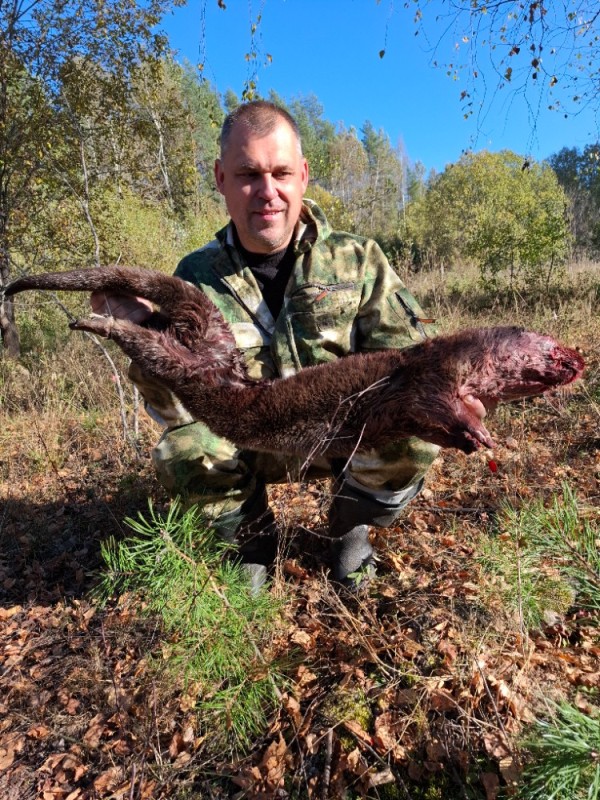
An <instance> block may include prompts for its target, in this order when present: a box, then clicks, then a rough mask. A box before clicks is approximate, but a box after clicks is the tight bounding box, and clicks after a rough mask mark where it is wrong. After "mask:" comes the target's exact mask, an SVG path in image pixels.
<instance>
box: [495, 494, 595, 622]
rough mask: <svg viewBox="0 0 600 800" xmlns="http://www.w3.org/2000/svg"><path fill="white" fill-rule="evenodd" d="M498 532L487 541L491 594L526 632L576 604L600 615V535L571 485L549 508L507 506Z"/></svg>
mask: <svg viewBox="0 0 600 800" xmlns="http://www.w3.org/2000/svg"><path fill="white" fill-rule="evenodd" d="M498 534H499V535H498V536H496V537H494V538H493V539H487V540H485V541H484V542H483V555H482V558H481V563H482V566H483V569H484V571H485V572H486V573H487V574H488V575H489V576H490V577H491V581H490V583H489V584H488V586H489V592H490V594H492V595H495V596H497V597H498V596H499V598H500V600H501V602H502V604H503V607H504V608H505V609H507V610H508V611H512V612H513V613H514V614H515V615H517V616H518V618H519V620H520V622H521V625H522V626H523V627H524V628H525V629H532V628H536V627H538V626H539V625H540V624H542V623H543V622H546V623H551V622H552V620H553V618H554V617H555V615H557V614H558V615H559V616H560V615H563V614H565V613H566V612H567V611H568V610H569V608H571V607H573V606H576V607H577V608H581V609H586V610H587V611H590V612H598V611H600V552H599V551H598V546H597V542H598V538H599V536H600V531H599V528H598V525H597V524H594V523H593V522H592V521H590V520H589V519H586V518H585V517H584V515H583V514H582V513H581V510H580V508H579V506H578V503H577V498H576V496H575V494H574V492H573V491H572V489H571V488H570V487H569V486H568V485H567V484H563V487H562V496H557V497H554V499H553V501H552V503H551V504H550V505H549V506H548V507H546V506H544V503H543V501H542V500H541V499H536V500H534V501H533V502H531V503H528V504H524V505H523V506H522V507H521V508H519V509H516V508H514V507H512V506H507V507H506V509H505V510H504V514H503V516H502V519H501V521H500V530H499V532H498Z"/></svg>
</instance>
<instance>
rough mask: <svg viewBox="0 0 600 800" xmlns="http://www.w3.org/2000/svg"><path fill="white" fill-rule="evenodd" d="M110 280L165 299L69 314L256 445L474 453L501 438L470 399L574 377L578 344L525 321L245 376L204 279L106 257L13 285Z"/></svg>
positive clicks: (120, 289) (214, 424)
mask: <svg viewBox="0 0 600 800" xmlns="http://www.w3.org/2000/svg"><path fill="white" fill-rule="evenodd" d="M27 289H54V290H69V291H104V292H106V293H108V294H113V293H114V294H128V295H136V296H139V297H144V298H146V299H147V300H150V301H152V302H153V303H155V304H157V305H159V306H160V312H155V313H154V314H153V315H152V317H151V318H150V320H149V321H148V322H147V323H145V325H144V326H140V325H137V324H134V323H131V322H129V321H126V320H118V319H114V318H112V317H97V316H93V317H91V318H89V319H85V320H79V321H77V322H75V323H72V325H71V327H73V328H74V329H77V330H87V331H91V332H93V333H97V334H98V335H100V336H104V337H107V338H110V339H112V340H113V341H115V342H116V343H117V344H118V345H119V346H120V347H121V348H122V350H123V351H124V352H125V353H126V354H127V355H128V356H129V357H130V358H131V359H132V360H133V361H135V362H136V363H137V364H138V365H139V366H140V367H141V368H142V370H143V371H144V373H145V374H146V375H148V376H152V377H154V378H156V379H157V380H159V381H160V382H161V383H163V384H164V385H166V386H167V387H168V388H169V389H171V391H173V393H174V394H176V395H177V396H178V397H179V399H180V400H181V401H182V403H183V405H184V406H185V407H186V408H187V410H188V411H189V412H190V413H191V414H192V415H193V416H194V418H195V419H198V420H201V421H203V422H205V423H206V424H207V425H208V426H209V427H210V428H211V430H212V431H213V432H214V433H215V434H218V435H220V436H224V437H225V438H227V439H229V440H230V441H233V442H234V443H235V444H237V445H238V446H239V447H242V448H246V449H252V450H265V451H275V452H277V451H280V452H288V453H296V454H298V455H301V456H305V457H311V456H316V455H326V456H328V457H331V458H333V457H336V458H340V457H348V456H350V455H351V454H352V453H353V452H354V451H355V450H356V449H360V450H367V449H371V448H379V447H381V446H382V445H384V444H388V443H390V442H393V441H398V440H401V439H405V438H407V437H409V436H418V437H419V438H421V439H424V440H425V441H428V442H432V443H434V444H438V445H440V446H441V447H454V448H458V449H460V450H463V451H464V452H465V453H470V452H473V451H474V450H475V449H477V447H479V446H480V445H482V444H483V445H485V446H488V447H491V446H493V441H492V439H491V437H490V434H489V433H488V431H487V430H486V428H485V426H484V425H483V423H482V421H481V420H480V419H479V418H478V417H477V416H476V415H475V414H473V413H472V412H471V411H470V410H469V408H468V407H467V405H465V403H464V402H463V398H464V397H465V396H466V395H469V394H471V395H473V396H474V397H477V398H479V399H480V400H481V401H482V402H483V404H484V405H485V406H486V408H488V409H491V408H494V407H495V406H496V404H497V403H499V402H502V401H509V400H515V399H519V398H523V397H530V396H533V395H537V394H541V393H543V392H544V391H547V390H548V389H551V388H553V387H556V386H562V385H566V384H568V383H571V382H572V381H574V380H576V379H577V378H578V377H579V376H580V375H581V373H582V371H583V368H584V363H583V359H582V358H581V356H580V355H579V353H577V352H576V351H575V350H572V349H570V348H567V347H564V346H563V345H561V344H559V343H558V342H556V341H555V340H554V339H552V338H550V337H548V336H543V335H541V334H537V333H533V332H529V331H524V330H522V329H520V328H516V327H496V328H477V329H470V330H466V331H461V332H459V333H456V334H454V335H451V336H439V337H436V338H435V339H430V340H426V341H424V342H422V343H420V344H416V345H413V346H411V347H408V348H406V349H404V350H385V351H380V352H375V353H369V354H357V355H350V356H347V357H345V358H343V359H339V360H338V361H335V362H333V363H330V364H324V365H322V366H317V367H309V368H307V369H304V370H302V371H301V372H299V373H298V374H297V375H294V376H292V377H290V378H285V379H278V380H274V381H264V380H263V381H261V380H254V379H251V378H249V377H248V375H247V372H246V368H245V365H244V360H243V356H242V354H241V352H240V351H239V350H238V349H237V347H236V344H235V339H234V337H233V334H232V333H231V330H230V328H229V326H228V325H227V323H226V322H225V321H224V319H223V317H222V316H221V314H220V312H219V311H218V310H217V309H216V308H215V306H214V305H213V304H212V303H211V301H210V300H209V299H208V297H207V296H206V295H205V294H204V293H203V292H202V291H201V290H200V289H197V288H196V287H194V286H192V285H190V284H187V283H185V282H184V281H182V280H180V279H179V278H175V277H170V276H167V275H164V274H162V273H159V272H155V271H152V270H144V269H138V268H131V267H103V268H98V269H86V270H74V271H72V272H63V273H49V274H45V275H36V276H30V277H26V278H20V279H18V280H17V281H14V282H13V283H12V284H10V285H9V286H8V287H7V289H6V295H7V296H11V295H13V294H17V293H18V292H21V291H24V290H27Z"/></svg>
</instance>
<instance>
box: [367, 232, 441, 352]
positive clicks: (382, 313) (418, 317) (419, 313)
mask: <svg viewBox="0 0 600 800" xmlns="http://www.w3.org/2000/svg"><path fill="white" fill-rule="evenodd" d="M363 268H364V272H363V274H364V282H363V294H362V299H361V304H360V308H359V311H358V314H357V318H356V349H357V350H358V351H359V352H365V351H366V352H368V351H370V350H384V349H387V348H403V347H408V346H409V345H411V344H415V342H421V341H423V339H426V338H428V337H429V336H433V335H435V333H436V328H435V325H434V322H435V320H432V319H430V318H428V317H427V315H426V314H425V312H424V311H423V309H422V308H421V306H420V305H419V303H418V302H417V300H416V299H415V298H414V297H413V295H412V294H411V293H410V292H409V290H408V289H407V288H406V286H405V285H404V283H403V282H402V281H401V280H400V278H399V276H398V275H397V274H396V272H394V270H393V269H392V267H391V266H390V264H389V262H388V260H387V258H386V257H385V255H384V253H383V251H382V250H381V248H380V247H379V245H378V244H377V243H376V242H374V241H373V240H370V239H369V240H367V241H366V242H365V245H364V263H363Z"/></svg>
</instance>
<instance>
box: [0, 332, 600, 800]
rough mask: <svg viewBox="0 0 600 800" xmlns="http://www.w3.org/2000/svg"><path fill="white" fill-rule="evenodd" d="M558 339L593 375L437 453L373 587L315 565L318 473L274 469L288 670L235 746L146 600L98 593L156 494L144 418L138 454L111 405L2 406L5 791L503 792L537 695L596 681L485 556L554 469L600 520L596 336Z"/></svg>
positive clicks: (221, 794) (586, 697) (380, 548)
mask: <svg viewBox="0 0 600 800" xmlns="http://www.w3.org/2000/svg"><path fill="white" fill-rule="evenodd" d="M569 338H570V341H567V343H568V344H577V345H578V346H579V347H580V348H581V350H582V352H583V354H584V356H585V358H586V362H587V371H586V377H585V380H583V381H581V382H580V383H579V384H578V385H576V386H575V387H574V388H573V389H572V390H571V391H569V392H566V391H561V392H557V393H555V394H553V395H551V396H547V397H544V398H537V399H534V400H530V401H526V402H521V403H517V404H513V405H511V406H503V407H501V408H500V409H499V411H498V412H497V413H496V414H495V416H494V417H493V418H492V419H491V420H490V424H489V427H490V429H491V431H492V434H493V435H494V436H495V438H496V440H497V442H498V446H497V448H496V450H495V451H494V454H493V458H492V456H491V455H490V453H489V452H480V453H477V454H475V455H473V456H469V457H466V456H464V455H462V454H460V453H457V452H454V451H445V452H444V453H443V455H442V456H440V458H439V459H438V460H437V462H436V463H435V465H434V467H433V469H432V470H431V473H430V475H429V477H428V480H427V485H426V489H425V491H423V493H422V494H421V496H420V497H419V498H418V499H417V500H416V501H415V502H414V503H412V504H411V506H410V507H409V508H408V509H407V512H406V514H405V516H404V517H403V518H402V519H401V521H400V522H399V523H398V524H397V525H396V526H395V527H393V528H390V529H388V530H377V531H374V533H373V535H374V542H375V546H376V549H377V552H378V555H379V565H378V573H377V578H376V579H375V580H374V581H373V582H372V584H371V585H370V587H369V590H368V592H365V593H362V594H359V595H357V596H350V595H347V594H344V593H343V592H342V593H340V592H339V591H336V590H335V588H334V587H333V586H332V584H330V583H329V581H328V579H327V571H326V566H325V565H324V562H323V559H322V557H321V556H322V552H323V545H322V542H323V540H322V538H320V536H319V533H321V534H322V533H324V521H325V512H326V508H327V502H328V492H329V485H328V483H327V482H322V483H311V484H302V485H300V484H291V485H285V486H275V487H272V488H271V490H270V497H271V501H272V505H273V508H274V509H275V512H276V515H277V518H278V521H279V523H280V526H281V528H282V530H283V531H284V533H285V537H284V538H285V545H284V547H283V549H282V554H281V558H280V559H279V562H278V570H277V574H276V575H275V577H274V579H273V582H272V586H271V589H270V591H271V592H272V593H273V595H274V596H276V597H277V596H284V597H285V598H286V600H285V604H284V606H283V612H282V619H281V624H280V627H279V629H278V631H277V634H276V636H275V639H274V643H273V646H274V647H276V648H277V650H278V653H279V654H280V655H281V657H282V658H283V659H284V661H286V663H287V675H288V679H289V680H288V684H287V687H286V689H285V691H284V694H283V697H282V702H281V704H280V706H279V707H278V708H276V709H275V710H274V711H273V713H272V714H271V716H270V720H269V724H268V726H267V727H266V729H265V731H264V734H263V735H262V736H261V737H259V738H257V740H256V741H255V743H254V745H253V747H252V748H251V752H246V753H243V752H242V753H240V752H238V753H236V754H234V753H232V752H231V751H223V752H216V751H215V749H214V748H211V746H210V741H209V740H207V734H206V731H203V730H202V728H201V726H200V724H199V722H198V716H197V714H196V711H195V708H196V705H195V704H196V702H197V701H198V697H197V696H196V695H195V694H194V691H193V690H192V689H191V688H190V687H189V686H186V685H185V683H184V682H183V681H173V680H172V679H169V680H167V679H165V678H164V676H161V673H160V671H158V672H157V670H156V656H157V655H158V656H159V655H160V654H161V652H165V653H167V651H168V648H166V642H165V639H164V636H163V634H162V633H161V630H160V626H159V625H158V624H157V623H156V622H155V621H154V620H153V619H152V617H150V618H148V617H147V616H145V615H144V614H143V613H142V611H143V609H139V613H137V611H136V609H135V607H133V608H132V607H131V605H130V604H127V603H124V602H118V601H116V600H115V602H114V603H111V604H109V605H108V606H105V607H100V606H98V605H97V604H96V602H95V601H94V599H93V597H92V595H91V590H92V589H93V587H94V585H95V583H96V581H97V577H98V574H99V572H100V571H101V570H102V558H101V552H100V547H101V543H102V542H103V541H105V540H106V539H107V538H108V537H109V536H114V537H116V538H123V537H124V536H126V535H128V534H129V533H130V531H129V529H128V528H127V526H126V524H125V523H124V520H125V518H126V517H132V516H135V515H136V514H137V513H138V511H141V512H144V511H146V510H147V504H148V498H149V497H151V498H153V499H154V501H155V502H156V503H157V504H158V505H159V506H160V505H161V504H164V503H165V502H166V498H165V497H164V496H163V494H162V492H161V490H160V489H159V487H158V486H157V484H156V481H155V479H154V475H153V470H152V466H151V463H150V460H149V456H148V454H149V451H150V447H151V444H152V443H153V442H154V441H155V440H156V438H157V429H156V428H155V427H154V426H153V424H152V423H150V422H146V423H143V425H142V431H141V434H140V448H139V454H138V453H136V452H135V450H134V448H133V447H131V446H130V445H125V444H118V443H119V441H121V442H122V437H120V433H119V430H118V428H117V426H116V423H115V419H114V418H113V417H111V416H110V414H109V413H108V412H107V415H106V417H103V416H98V417H95V418H94V421H93V425H92V424H90V423H89V419H88V420H87V422H85V421H82V417H81V415H80V414H78V413H75V412H71V411H70V410H69V409H68V408H66V407H65V408H64V409H62V410H58V411H57V409H56V408H53V409H52V410H50V409H48V410H46V411H44V410H38V411H37V412H36V414H35V415H32V414H31V413H30V414H29V415H27V414H18V413H15V412H10V411H5V412H2V432H1V433H0V447H1V448H2V449H1V452H0V468H1V472H0V477H1V483H0V502H1V504H2V505H1V507H0V665H1V667H2V672H1V676H0V796H1V797H3V798H6V799H7V800H29V799H30V798H31V799H32V800H33V798H41V799H42V800H76V799H78V800H88V799H89V800H91V799H92V798H97V799H98V800H101V799H102V800H105V799H106V798H114V799H115V800H117V798H119V799H120V798H123V800H125V799H126V798H131V799H132V800H133V798H139V799H140V800H141V799H142V798H181V800H183V798H229V797H231V798H265V800H267V798H278V797H279V798H320V799H321V798H323V799H325V798H334V799H335V798H346V797H347V798H353V797H370V798H378V797H381V798H415V800H421V798H428V799H429V800H435V799H436V798H440V799H441V798H449V800H453V798H482V800H483V799H484V800H495V798H498V797H501V796H506V794H508V795H510V794H511V791H512V787H514V786H515V785H516V783H517V782H518V780H519V775H520V772H521V769H522V766H523V765H522V762H521V755H520V753H521V751H520V748H519V741H520V737H521V735H522V733H523V731H524V730H526V729H527V726H528V725H529V724H530V723H532V722H533V720H534V719H535V718H539V717H544V716H547V715H548V714H549V713H550V711H549V709H550V705H549V704H550V703H551V702H552V701H560V700H565V699H567V700H569V702H571V703H573V704H575V705H576V706H577V707H578V708H580V709H582V710H583V711H590V710H591V709H592V706H594V705H595V704H596V703H597V697H598V694H597V693H598V686H599V681H600V671H599V670H600V667H599V662H598V656H599V654H600V642H599V641H598V638H597V633H598V627H597V620H594V619H592V618H591V617H590V616H589V615H588V614H587V613H586V612H585V611H582V610H581V609H578V608H577V607H567V608H558V607H557V608H551V607H549V608H548V609H546V611H547V613H545V614H544V619H543V621H542V622H541V623H540V625H539V626H537V627H536V628H534V629H528V628H526V627H525V626H524V625H523V618H522V615H521V616H520V615H519V612H518V610H517V611H515V610H514V608H507V607H506V603H505V601H504V599H503V597H504V598H505V597H506V596H505V595H504V596H503V595H502V591H501V589H502V586H500V585H495V582H494V580H493V579H492V578H490V576H489V573H486V572H485V571H484V563H483V560H482V554H483V553H484V551H485V546H486V542H487V541H490V540H492V539H494V537H498V536H499V535H502V528H501V520H502V514H503V508H504V507H505V504H507V503H509V504H511V506H513V507H516V508H519V507H520V506H522V505H523V504H526V503H528V502H530V501H532V500H533V499H535V498H540V499H542V500H544V501H546V502H547V503H550V502H552V500H553V498H561V497H562V494H563V487H564V485H565V484H567V485H568V486H569V487H570V489H571V490H572V491H573V493H574V494H575V496H576V498H577V503H578V507H579V508H580V511H581V514H582V515H583V516H584V517H585V518H587V519H589V520H590V521H591V522H592V523H593V524H599V523H600V342H599V339H598V337H597V336H596V331H595V330H594V329H590V330H588V331H586V330H579V331H577V335H575V334H573V333H572V334H571V336H570V337H569ZM114 416H116V415H114ZM86 419H87V418H86ZM84 422H85V424H84ZM505 538H506V539H507V547H511V546H514V542H512V540H510V537H508V536H507V537H505ZM517 546H518V545H517ZM543 568H544V565H543V564H540V570H542V569H543ZM150 654H153V655H154V659H150ZM166 657H167V656H166V655H165V658H166ZM208 738H209V737H208Z"/></svg>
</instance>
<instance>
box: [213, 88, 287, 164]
mask: <svg viewBox="0 0 600 800" xmlns="http://www.w3.org/2000/svg"><path fill="white" fill-rule="evenodd" d="M281 120H283V121H284V122H287V124H288V125H289V126H290V128H291V129H292V131H293V132H294V134H295V136H296V139H297V140H298V150H299V152H300V155H302V140H301V138H300V129H299V128H298V123H297V122H296V120H295V119H294V118H293V117H292V115H291V114H290V113H289V111H286V110H285V108H282V107H281V106H278V105H277V104H276V103H271V102H270V101H269V100H252V101H251V102H249V103H242V104H241V105H239V106H238V107H237V108H234V110H233V111H232V112H231V113H229V114H228V115H227V116H226V117H225V121H224V122H223V127H222V128H221V137H220V140H219V141H220V144H221V158H223V156H224V154H225V151H226V150H227V145H228V144H229V139H230V138H231V132H232V131H233V129H234V127H235V126H236V125H243V126H245V127H246V128H247V129H248V130H249V131H250V132H251V133H253V134H255V135H256V136H258V137H260V136H266V135H267V134H269V133H271V132H272V131H273V129H274V128H275V126H276V125H277V123H278V122H280V121H281Z"/></svg>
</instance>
